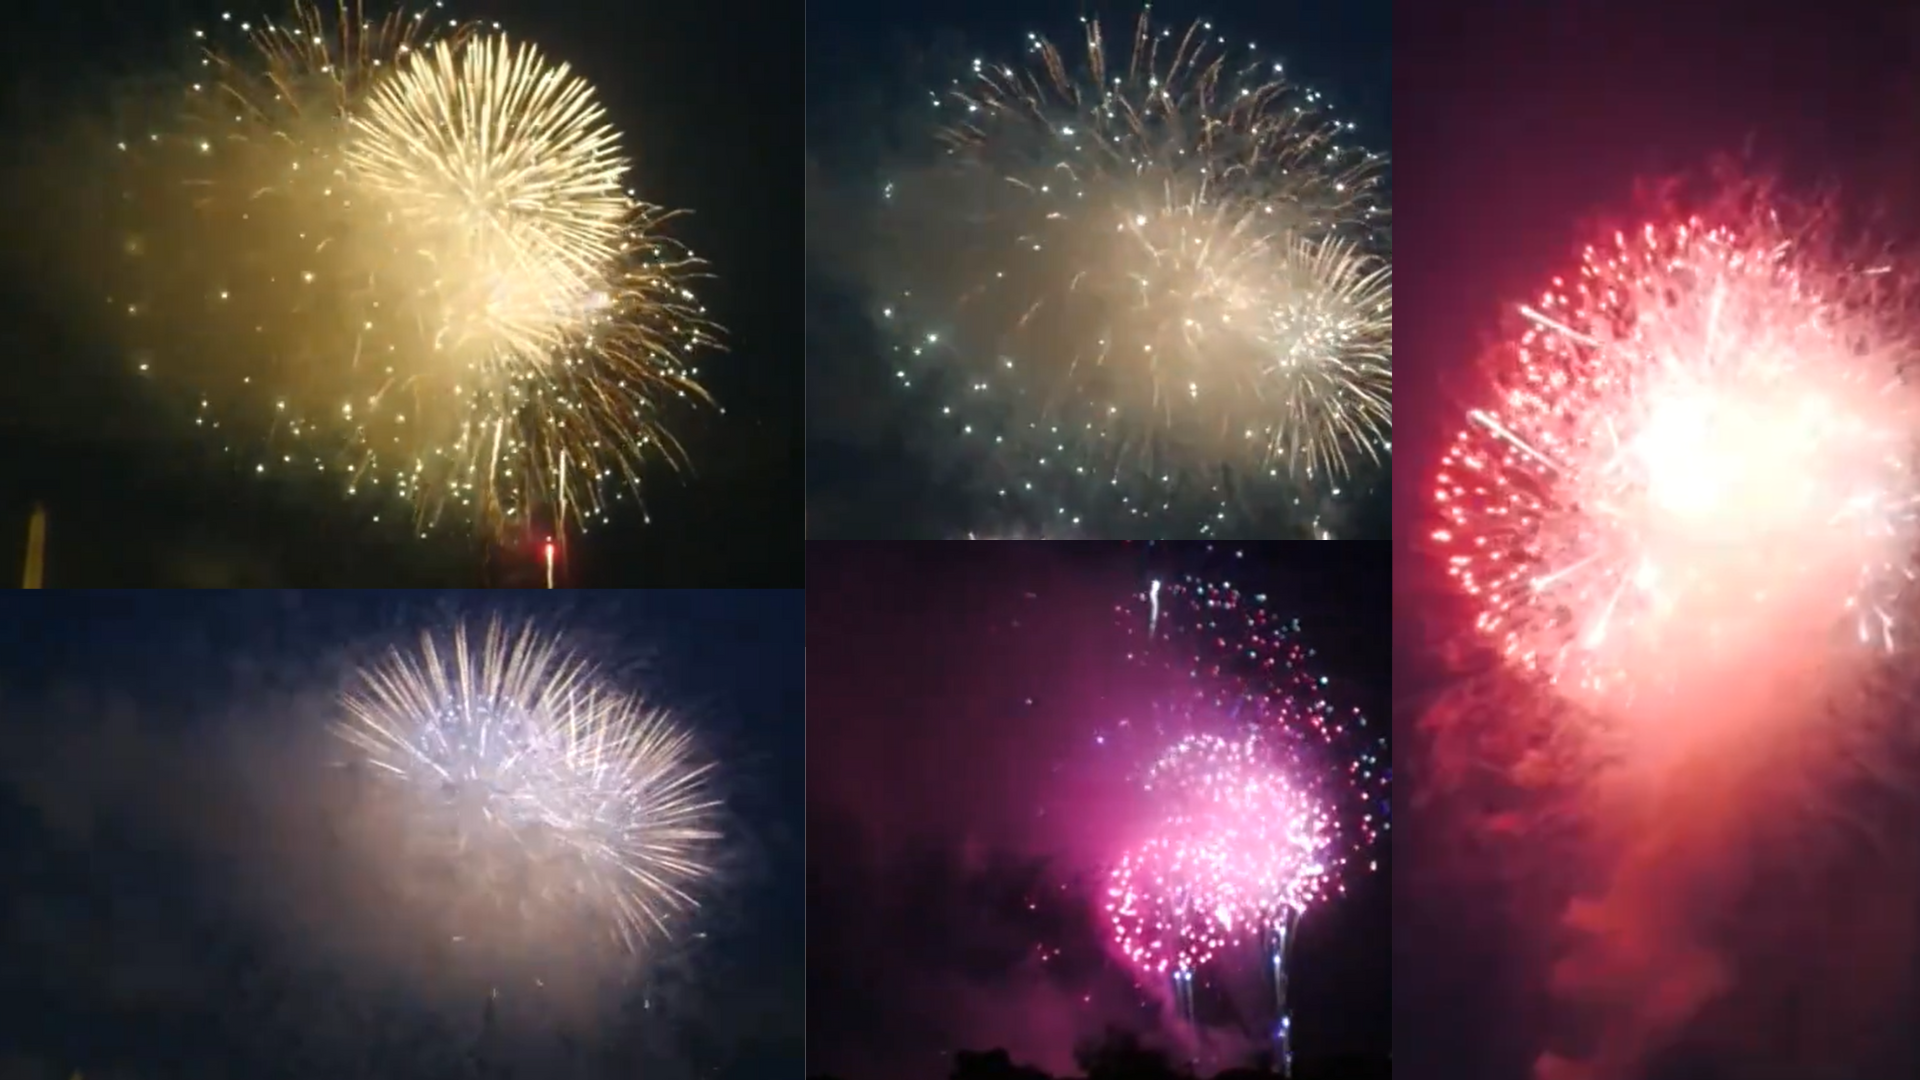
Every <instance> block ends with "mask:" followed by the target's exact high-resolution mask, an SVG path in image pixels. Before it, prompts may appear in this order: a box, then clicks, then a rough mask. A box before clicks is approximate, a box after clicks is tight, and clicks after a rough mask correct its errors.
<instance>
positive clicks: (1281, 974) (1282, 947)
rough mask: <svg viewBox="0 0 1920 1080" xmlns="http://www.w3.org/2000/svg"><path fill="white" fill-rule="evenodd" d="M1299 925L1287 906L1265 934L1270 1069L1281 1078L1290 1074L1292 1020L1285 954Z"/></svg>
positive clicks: (1292, 910) (1298, 916) (1293, 909)
mask: <svg viewBox="0 0 1920 1080" xmlns="http://www.w3.org/2000/svg"><path fill="white" fill-rule="evenodd" d="M1299 924H1300V912H1299V910H1298V909H1297V908H1294V907H1293V906H1291V905H1289V906H1287V907H1284V908H1282V909H1281V910H1280V915H1279V917H1278V918H1276V919H1275V920H1274V921H1273V922H1272V923H1271V924H1269V925H1268V926H1267V928H1266V931H1265V933H1264V935H1263V936H1264V938H1265V941H1264V944H1265V946H1266V954H1267V975H1268V977H1269V978H1270V979H1271V980H1272V983H1273V1068H1274V1070H1275V1071H1276V1072H1278V1073H1279V1074H1280V1075H1281V1076H1283V1077H1287V1076H1292V1075H1293V1017H1292V1016H1290V1015H1289V1014H1288V1013H1287V952H1288V950H1289V949H1291V948H1292V947H1293V930H1294V927H1296V926H1298V925H1299Z"/></svg>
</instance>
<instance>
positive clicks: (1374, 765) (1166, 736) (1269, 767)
mask: <svg viewBox="0 0 1920 1080" xmlns="http://www.w3.org/2000/svg"><path fill="white" fill-rule="evenodd" d="M1120 617H1121V626H1122V628H1123V630H1125V631H1126V632H1127V634H1128V635H1129V636H1130V637H1132V638H1133V639H1134V645H1133V646H1132V648H1131V653H1130V659H1131V661H1132V663H1133V665H1134V666H1135V667H1137V668H1139V669H1140V670H1142V671H1144V672H1146V673H1148V675H1149V677H1150V679H1151V680H1152V681H1153V682H1154V683H1155V684H1156V685H1161V686H1162V687H1163V688H1166V689H1167V690H1168V691H1169V692H1168V693H1166V694H1164V695H1163V696H1162V697H1160V698H1158V699H1157V700H1156V705H1155V708H1154V710H1153V713H1152V716H1151V719H1150V720H1149V721H1148V722H1146V723H1144V724H1143V723H1137V722H1135V721H1133V720H1122V721H1119V722H1118V723H1116V725H1115V726H1114V728H1113V729H1111V730H1109V731H1104V732H1102V733H1101V734H1100V736H1099V739H1098V742H1099V743H1100V744H1101V745H1102V746H1103V747H1104V748H1106V749H1107V750H1108V751H1110V752H1115V753H1119V754H1121V755H1122V756H1123V757H1132V756H1133V755H1134V754H1135V753H1138V754H1139V757H1138V761H1139V764H1138V765H1135V766H1132V767H1131V768H1129V769H1128V771H1129V772H1130V773H1132V775H1134V776H1135V777H1136V783H1137V785H1138V787H1139V790H1140V793H1141V796H1142V801H1143V803H1144V804H1145V806H1146V808H1147V810H1146V815H1145V819H1144V820H1145V823H1146V827H1145V828H1144V829H1143V830H1142V835H1143V836H1144V839H1143V840H1141V841H1140V842H1139V844H1138V845H1137V846H1135V847H1133V848H1131V849H1129V851H1128V852H1127V854H1126V855H1125V856H1124V857H1123V858H1122V859H1121V860H1120V862H1119V864H1118V865H1117V866H1116V868H1115V869H1114V871H1113V874H1112V877H1111V880H1110V882H1109V892H1108V906H1107V913H1108V918H1109V921H1110V925H1111V927H1112V929H1113V932H1114V937H1115V940H1116V941H1117V942H1118V944H1119V946H1120V948H1121V950H1122V952H1124V953H1125V954H1126V955H1127V957H1128V958H1129V959H1130V960H1131V961H1132V962H1134V963H1135V964H1138V965H1141V966H1142V967H1143V969H1145V970H1149V971H1152V972H1155V973H1165V972H1167V971H1172V970H1185V971H1191V970H1193V968H1195V967H1197V966H1199V965H1201V964H1204V963H1205V962H1206V960H1207V958H1208V957H1211V956H1212V955H1213V954H1214V953H1216V952H1218V951H1219V950H1221V949H1223V948H1228V947H1230V946H1233V945H1238V944H1245V943H1248V942H1251V941H1253V940H1254V939H1259V938H1263V937H1264V936H1265V935H1270V934H1271V933H1272V932H1273V931H1274V930H1275V929H1276V928H1277V927H1281V926H1283V925H1285V924H1286V923H1287V920H1289V919H1290V918H1291V917H1292V916H1293V915H1297V914H1298V913H1299V912H1301V911H1303V910H1305V909H1306V908H1307V907H1309V906H1310V905H1313V904H1315V903H1319V902H1322V901H1325V900H1328V899H1330V898H1332V897H1334V896H1338V895H1340V894H1342V893H1344V892H1345V891H1346V887H1347V882H1346V877H1347V875H1348V873H1349V872H1350V871H1351V870H1352V868H1353V867H1354V865H1355V863H1356V861H1361V865H1362V867H1363V868H1365V869H1371V867H1372V866H1373V860H1372V859H1371V858H1370V857H1369V856H1368V852H1369V851H1370V849H1371V848H1372V847H1373V845H1374V844H1375V843H1376V842H1377V841H1378V839H1379V835H1380V833H1382V832H1384V831H1385V829H1386V828H1387V822H1388V819H1387V811H1386V800H1387V783H1388V777H1387V773H1386V769H1385V767H1384V763H1383V761H1382V758H1381V754H1380V747H1379V745H1378V739H1377V738H1375V737H1372V736H1370V735H1369V734H1368V732H1367V730H1366V724H1365V720H1364V718H1362V717H1361V716H1360V715H1359V714H1358V713H1357V712H1352V711H1349V710H1343V709H1340V708H1338V707H1336V706H1335V705H1333V704H1332V703H1331V702H1330V701H1329V700H1328V693H1327V685H1326V680H1325V679H1324V678H1323V677H1320V676H1318V675H1315V674H1313V673H1312V655H1313V654H1312V652H1311V651H1310V650H1308V649H1307V648H1306V647H1305V646H1304V645H1303V644H1301V641H1300V634H1299V627H1298V626H1297V624H1295V623H1294V622H1292V621H1290V620H1282V619H1280V618H1278V617H1277V616H1275V615H1273V614H1272V613H1271V611H1270V610H1269V609H1268V605H1267V601H1266V598H1265V597H1262V596H1258V595H1248V594H1244V593H1241V592H1240V591H1239V590H1237V589H1234V588H1233V587H1232V586H1230V585H1227V584H1223V583H1210V582H1206V581H1203V580H1201V579H1198V578H1187V579H1182V580H1180V581H1177V582H1156V583H1154V584H1152V585H1150V586H1149V588H1148V589H1147V590H1146V591H1145V592H1143V593H1141V594H1140V595H1138V596H1136V597H1135V598H1134V599H1133V600H1132V601H1131V602H1129V603H1127V604H1125V605H1122V607H1121V609H1120ZM1362 860H1364V861H1362Z"/></svg>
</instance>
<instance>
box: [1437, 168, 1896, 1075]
mask: <svg viewBox="0 0 1920 1080" xmlns="http://www.w3.org/2000/svg"><path fill="white" fill-rule="evenodd" d="M1765 196H1766V193H1765V192H1764V191H1757V190H1755V189H1754V187H1753V185H1750V184H1744V183H1743V184H1740V185H1736V186H1734V187H1733V188H1732V189H1731V190H1730V191H1729V192H1726V193H1724V194H1723V196H1722V199H1721V201H1720V203H1719V204H1718V205H1717V206H1716V208H1715V211H1714V212H1713V213H1709V214H1704V215H1700V216H1680V217H1669V218H1667V219H1665V220H1660V221H1656V222H1654V223H1652V224H1649V225H1646V226H1645V227H1643V228H1641V229H1639V230H1636V231H1634V232H1632V233H1623V234H1619V235H1616V236H1615V237H1613V238H1612V240H1611V242H1610V243H1607V244H1605V245H1601V246H1599V247H1596V248H1592V249H1589V250H1588V251H1587V252H1586V254H1585V257H1584V258H1583V260H1582V263H1581V266H1580V269H1579V272H1578V274H1577V275H1574V276H1571V277H1570V278H1568V279H1556V280H1555V281H1554V283H1553V285H1552V287H1551V288H1550V289H1549V290H1547V291H1546V293H1545V294H1544V296H1543V297H1542V298H1541V299H1540V300H1539V301H1538V302H1537V303H1535V304H1532V305H1527V306H1525V307H1523V308H1522V316H1523V318H1524V321H1525V328H1524V330H1523V331H1522V332H1521V334H1520V336H1519V337H1518V339H1517V341H1515V342H1514V343H1513V344H1511V345H1510V346H1508V347H1507V348H1505V349H1502V350H1501V351H1500V353H1499V357H1500V360H1501V366H1500V367H1499V368H1498V369H1497V370H1495V371H1494V372H1493V381H1494V384H1495V387H1496V395H1495V401H1496V402H1497V406H1496V407H1494V408H1486V409H1478V410H1471V411H1469V413H1468V415H1467V418H1466V423H1465V424H1464V425H1463V427H1462V430H1461V433H1460V435H1459V436H1458V438H1457V439H1456V441H1455V443H1454V445H1453V447H1452V449H1451V450H1450V451H1449V453H1448V455H1447V457H1446V460H1445V463H1444V465H1443V467H1442V469H1441V472H1440V477H1439V481H1438V483H1437V485H1436V491H1435V497H1436V499H1437V501H1438V505H1439V508H1440V512H1441V517H1442V519H1443V524H1442V526H1441V527H1440V528H1439V529H1438V530H1436V532H1435V540H1436V541H1437V543H1438V545H1439V547H1440V550H1441V551H1442V552H1444V553H1445V555H1446V557H1447V559H1448V568H1449V571H1450V573H1451V575H1452V577H1453V579H1454V581H1455V583H1456V584H1457V586H1458V587H1459V588H1460V590H1461V591H1462V592H1463V593H1464V594H1465V595H1466V596H1467V597H1468V598H1469V599H1470V600H1471V602H1472V604H1473V607H1474V611H1475V616H1476V619H1475V630H1474V636H1475V637H1476V638H1477V639H1478V640H1481V641H1485V642H1488V643H1490V644H1491V645H1492V646H1493V647H1494V648H1495V650H1497V652H1498V654H1499V655H1500V656H1501V657H1502V658H1503V661H1504V664H1505V667H1506V672H1505V673H1503V674H1502V675H1500V676H1499V677H1498V679H1497V681H1499V682H1500V684H1501V685H1502V686H1504V687H1505V689H1504V690H1503V691H1501V692H1500V693H1498V694H1496V695H1494V698H1493V700H1491V701H1486V702H1478V703H1476V704H1475V705H1474V706H1472V707H1468V708H1463V709H1462V708H1453V707H1448V708H1445V709H1437V710H1435V714H1434V716H1433V717H1431V718H1430V727H1431V728H1432V730H1433V731H1435V733H1436V735H1437V736H1438V738H1437V739H1436V753H1438V754H1440V755H1441V756H1442V759H1443V765H1444V764H1445V762H1446V761H1449V760H1451V761H1456V762H1458V761H1465V760H1468V759H1479V760H1482V761H1490V762H1491V763H1492V764H1494V765H1495V766H1496V767H1500V768H1504V769H1505V770H1506V773H1507V778H1508V780H1509V782H1510V783H1511V784H1512V785H1513V786H1514V787H1515V788H1516V789H1518V790H1520V791H1524V792H1527V793H1528V794H1529V796H1530V799H1531V801H1532V802H1533V804H1534V809H1533V811H1532V812H1533V813H1535V814H1536V815H1538V816H1540V817H1541V818H1542V819H1543V820H1542V821H1541V822H1539V825H1540V827H1541V829H1542V831H1548V830H1550V829H1551V828H1553V827H1554V824H1553V821H1549V820H1545V819H1547V818H1552V819H1554V820H1559V819H1562V818H1566V817H1569V816H1572V817H1575V818H1578V819H1580V820H1581V821H1582V822H1583V823H1584V824H1583V825H1582V829H1581V831H1582V832H1583V833H1585V834H1587V837H1586V843H1588V844H1589V845H1591V850H1590V851H1589V852H1588V853H1587V859H1586V862H1587V865H1583V866H1582V867H1581V873H1580V885H1579V887H1578V891H1579V892H1580V893H1581V894H1582V895H1581V896H1580V897H1579V898H1577V899H1575V900H1574V901H1573V902H1572V903H1571V904H1570V905H1569V906H1568V908H1567V912H1566V917H1565V925H1566V928H1567V929H1569V930H1571V931H1572V932H1573V935H1572V936H1573V938H1574V939H1575V944H1573V945H1572V946H1571V947H1570V949H1569V951H1568V953H1567V955H1566V956H1565V958H1564V959H1563V961H1562V962H1561V963H1560V964H1559V965H1558V966H1557V967H1556V969H1555V973H1554V976H1555V979H1554V988H1555V990H1556V992H1557V993H1558V994H1560V995H1561V996H1562V997H1564V998H1565V999H1567V1001H1568V1003H1569V1004H1571V1005H1572V1006H1574V1007H1575V1008H1576V1009H1578V1010H1583V1011H1584V1010H1593V1017H1592V1018H1593V1019H1594V1020H1596V1021H1597V1022H1598V1030H1599V1031H1600V1038H1599V1040H1598V1041H1597V1042H1596V1044H1595V1046H1594V1048H1593V1049H1592V1051H1591V1052H1590V1053H1581V1054H1575V1055H1573V1056H1561V1055H1559V1054H1554V1053H1548V1054H1543V1055H1542V1056H1541V1058H1540V1059H1539V1061H1538V1064H1537V1072H1538V1074H1539V1075H1540V1076H1541V1077H1543V1078H1546V1077H1563V1076H1585V1077H1597V1078H1601V1080H1620V1078H1624V1077H1629V1076H1633V1075H1637V1074H1638V1070H1640V1069H1642V1068H1643V1067H1644V1066H1645V1065H1646V1064H1647V1062H1648V1061H1649V1059H1650V1058H1651V1057H1652V1056H1654V1055H1657V1054H1658V1053H1660V1052H1661V1051H1662V1050H1664V1049H1666V1048H1667V1047H1668V1046H1669V1045H1670V1044H1671V1043H1672V1042H1673V1041H1674V1040H1676V1039H1677V1038H1679V1037H1680V1036H1681V1034H1682V1033H1683V1032H1684V1030H1685V1028H1686V1026H1687V1025H1688V1024H1689V1023H1690V1022H1691V1021H1692V1020H1693V1018H1694V1017H1695V1016H1696V1015H1697V1014H1698V1013H1699V1011H1700V1010H1701V1009H1702V1008H1703V1007H1704V1006H1705V1005H1706V1004H1707V1003H1708V1002H1709V1001H1712V1000H1714V999H1715V998H1717V997H1719V996H1720V995H1722V994H1723V993H1724V992H1725V991H1726V990H1727V989H1728V988H1729V987H1730V986H1731V985H1732V978H1733V976H1732V971H1733V965H1732V962H1731V959H1730V958H1729V957H1728V956H1726V955H1724V954H1723V952H1722V944H1721V936H1720V935H1719V934H1716V933H1715V932H1714V931H1711V930H1709V929H1708V928H1709V927H1711V926H1716V925H1721V924H1724V922H1725V916H1726V913H1727V909H1728V907H1729V905H1730V903H1731V901H1730V897H1731V896H1732V895H1733V894H1734V891H1735V890H1736V889H1737V888H1738V887H1739V885H1738V883H1739V882H1740V881H1741V880H1742V879H1743V877H1744V876H1745V875H1747V874H1749V873H1750V867H1749V864H1750V863H1751V862H1752V851H1751V848H1752V847H1753V844H1754V840H1753V838H1752V837H1753V830H1754V828H1755V823H1756V822H1765V821H1769V820H1772V819H1774V818H1777V817H1780V816H1782V815H1785V816H1788V817H1791V816H1792V815H1794V814H1796V813H1798V812H1799V810H1800V809H1801V808H1803V807H1804V804H1805V798H1804V796H1800V797H1794V796H1793V795H1792V794H1791V793H1794V792H1796V791H1797V790H1798V789H1800V788H1802V787H1815V788H1817V787H1821V786H1823V785H1830V782H1831V781H1832V780H1833V779H1834V773H1833V768H1834V765H1835V763H1836V762H1837V761H1838V760H1840V758H1842V757H1847V756H1850V755H1847V754H1842V753H1839V751H1840V750H1842V749H1848V750H1855V751H1857V750H1858V749H1859V748H1858V747H1856V746H1854V745H1853V743H1854V741H1855V740H1856V736H1858V735H1860V734H1861V733H1862V731H1863V727H1864V726H1870V725H1871V719H1870V714H1871V713H1872V712H1873V709H1872V708H1871V707H1868V708H1864V709H1863V708H1861V707H1860V702H1859V701H1858V699H1859V698H1860V696H1861V691H1862V690H1863V688H1864V687H1865V685H1866V684H1867V682H1868V681H1869V680H1870V678H1871V677H1872V670H1873V664H1874V661H1875V660H1876V658H1878V657H1880V656H1882V655H1884V654H1885V653H1886V652H1888V651H1890V650H1893V649H1895V648H1896V647H1897V646H1898V645H1899V642H1900V634H1899V630H1900V626H1899V620H1898V619H1897V618H1896V617H1895V613H1896V611H1897V610H1898V605H1899V602H1900V600H1901V594H1902V593H1903V591H1904V590H1905V588H1906V585H1907V582H1908V581H1909V579H1910V571H1909V563H1910V558H1911V549H1912V544H1913V540H1914V537H1915V533H1914V528H1913V526H1914V523H1915V505H1916V498H1917V496H1920V487H1917V486H1916V478H1915V477H1914V474H1913V471H1912V462H1913V456H1912V455H1913V450H1914V439H1915V435H1916V429H1915V427H1914V420H1915V413H1914V411H1913V403H1912V401H1911V399H1910V395H1909V392H1908V391H1907V390H1906V388H1905V387H1904V385H1903V383H1902V381H1901V378H1900V371H1901V367H1902V365H1903V364H1904V363H1905V360H1906V356H1907V354H1908V352H1909V351H1910V348H1911V344H1912V342H1911V338H1910V335H1909V322H1908V320H1907V319H1906V318H1905V317H1903V315H1902V312H1901V307H1900V305H1901V303H1902V297H1901V295H1900V292H1901V289H1902V287H1903V284H1904V283H1903V281H1902V280H1901V277H1900V275H1898V274H1894V273H1892V272H1891V267H1890V266H1888V265H1887V264H1885V263H1884V262H1882V261H1879V260H1874V261H1852V260H1846V259H1842V258H1838V257H1836V256H1835V255H1833V254H1832V249H1833V243H1832V237H1831V236H1829V235H1828V234H1827V233H1826V232H1825V231H1824V229H1823V223H1822V222H1821V221H1820V220H1818V219H1815V220H1813V221H1812V222H1810V223H1808V224H1804V225H1801V224H1796V223H1795V222H1794V220H1793V218H1792V212H1791V211H1789V210H1787V209H1785V208H1777V207H1775V206H1774V205H1773V204H1771V203H1770V202H1769V201H1768V199H1767V198H1766V197H1765ZM1536 716H1538V717H1542V719H1540V720H1539V722H1535V721H1534V720H1533V719H1530V718H1535V717H1536ZM1483 728H1484V731H1483V730H1482V729H1483ZM1488 751H1491V752H1492V753H1491V755H1490V757H1488V756H1486V755H1487V754H1488ZM1524 813H1525V812H1521V813H1517V814H1509V815H1503V817H1504V818H1509V819H1516V820H1514V821H1512V822H1510V825H1506V826H1502V830H1503V831H1514V830H1524V829H1526V827H1527V826H1526V824H1525V823H1524V822H1521V821H1518V820H1517V819H1518V818H1520V817H1523V816H1524ZM1563 858H1564V856H1563Z"/></svg>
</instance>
